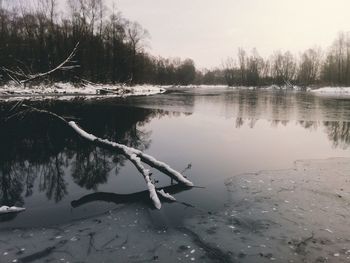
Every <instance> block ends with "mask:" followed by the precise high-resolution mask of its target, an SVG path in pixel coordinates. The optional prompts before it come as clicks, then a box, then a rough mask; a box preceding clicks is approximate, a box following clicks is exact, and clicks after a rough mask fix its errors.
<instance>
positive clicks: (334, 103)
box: [208, 90, 350, 126]
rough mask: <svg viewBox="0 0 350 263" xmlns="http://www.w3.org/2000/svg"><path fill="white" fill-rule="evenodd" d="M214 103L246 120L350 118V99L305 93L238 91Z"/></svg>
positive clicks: (231, 115)
mask: <svg viewBox="0 0 350 263" xmlns="http://www.w3.org/2000/svg"><path fill="white" fill-rule="evenodd" d="M210 102H211V101H210V100H209V101H208V103H210ZM215 103H218V104H220V105H222V106H223V107H225V108H224V112H225V115H226V117H235V118H236V117H240V118H242V119H244V120H247V119H250V120H252V119H262V118H264V119H268V120H291V119H295V120H322V119H324V120H340V119H342V120H350V103H349V99H338V98H324V97H318V96H314V95H312V94H310V93H304V92H289V91H254V90H253V91H252V90H238V91H236V92H231V93H228V94H225V96H218V98H217V100H215ZM239 123H240V122H238V126H239Z"/></svg>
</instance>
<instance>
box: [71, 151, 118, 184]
mask: <svg viewBox="0 0 350 263" xmlns="http://www.w3.org/2000/svg"><path fill="white" fill-rule="evenodd" d="M89 146H90V145H89ZM110 170H111V158H110V154H108V152H107V151H106V150H104V149H101V148H98V147H94V146H90V147H83V149H80V151H77V153H76V156H75V160H74V161H73V164H72V176H73V179H74V182H75V183H76V184H78V185H79V186H80V187H84V188H86V189H89V190H90V189H93V190H97V186H98V185H99V184H103V183H105V182H107V177H108V173H109V172H110Z"/></svg>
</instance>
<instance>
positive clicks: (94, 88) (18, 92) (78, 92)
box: [0, 82, 165, 100]
mask: <svg viewBox="0 0 350 263" xmlns="http://www.w3.org/2000/svg"><path fill="white" fill-rule="evenodd" d="M163 92H165V89H164V88H163V87H161V86H153V85H136V86H132V87H129V86H122V85H111V84H107V85H102V84H86V85H73V84H72V83H63V82H58V83H54V84H50V85H43V84H41V85H33V86H29V87H23V86H19V85H15V84H11V83H10V84H7V85H4V86H2V87H0V100H11V99H18V98H28V97H34V98H37V99H41V98H48V97H59V98H60V99H70V98H74V97H77V96H86V97H92V98H96V97H102V96H103V97H105V96H109V97H126V96H140V95H144V96H147V95H154V94H159V93H163Z"/></svg>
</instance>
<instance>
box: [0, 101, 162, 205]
mask: <svg viewBox="0 0 350 263" xmlns="http://www.w3.org/2000/svg"><path fill="white" fill-rule="evenodd" d="M38 103H39V105H35V106H36V107H40V108H46V109H48V110H50V111H53V112H57V113H59V114H61V115H64V116H71V118H74V119H78V120H79V123H80V124H81V125H82V126H83V127H84V128H86V129H87V130H89V131H91V132H92V133H95V134H97V135H98V136H100V137H103V138H107V139H111V140H113V141H119V142H122V143H125V144H127V145H129V146H132V147H135V148H139V149H141V150H144V149H147V148H148V147H149V145H150V143H151V141H150V135H151V133H150V132H149V131H146V130H144V129H143V128H142V126H144V125H145V124H146V123H147V122H149V121H150V120H151V119H152V118H153V117H156V116H162V115H165V114H169V113H168V112H164V111H160V110H149V109H137V108H127V107H118V106H115V105H107V106H106V105H103V104H102V103H99V102H97V103H96V104H95V103H91V102H87V103H69V102H54V103H52V102H49V103H47V102H38ZM9 106H11V105H9ZM6 109H7V108H6V105H5V107H4V106H3V105H0V120H1V117H2V114H3V112H4V111H5V110H6ZM1 110H3V111H1ZM0 145H1V146H2V147H1V148H0V205H20V206H22V205H23V203H24V200H23V197H24V195H25V196H30V195H32V194H33V187H34V184H35V181H36V180H37V183H38V189H39V191H41V192H45V194H46V196H47V198H48V199H49V200H54V201H55V202H59V201H61V200H62V199H63V198H64V196H65V195H67V194H68V192H67V191H68V190H67V187H68V183H67V181H66V179H67V178H66V177H67V173H69V172H71V175H72V177H73V181H74V182H75V183H76V184H78V185H79V186H80V187H84V188H86V189H93V190H97V189H98V185H100V184H103V183H105V182H106V181H107V179H108V175H109V174H110V172H111V171H112V170H113V169H115V172H116V174H117V173H118V171H119V170H120V168H121V167H122V166H123V165H124V161H125V160H124V157H122V156H121V155H115V154H114V153H112V152H110V151H108V150H105V149H101V148H99V147H96V146H94V145H89V144H86V143H83V142H82V141H81V140H80V138H78V137H77V136H76V135H73V134H71V133H70V131H68V130H66V129H65V128H63V127H62V126H60V124H59V123H57V122H55V121H52V120H48V118H47V117H45V118H44V117H41V116H38V115H32V116H29V117H27V118H25V119H24V120H22V121H20V122H18V121H17V122H10V123H6V125H5V124H3V123H1V122H0Z"/></svg>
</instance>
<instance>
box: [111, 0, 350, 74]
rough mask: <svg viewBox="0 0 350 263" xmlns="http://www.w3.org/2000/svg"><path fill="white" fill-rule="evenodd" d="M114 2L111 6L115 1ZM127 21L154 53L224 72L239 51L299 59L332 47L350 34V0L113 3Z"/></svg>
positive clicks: (121, 0) (133, 0) (125, 0)
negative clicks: (142, 34)
mask: <svg viewBox="0 0 350 263" xmlns="http://www.w3.org/2000/svg"><path fill="white" fill-rule="evenodd" d="M107 1H109V5H110V6H111V3H112V2H113V0H107ZM114 2H115V5H116V7H117V9H118V10H119V11H121V12H122V13H123V14H124V16H125V17H126V18H128V19H131V20H136V21H138V22H139V23H140V24H141V25H142V26H143V27H144V28H146V29H147V30H148V31H149V33H150V35H151V39H150V41H149V42H150V48H149V51H150V52H151V53H152V54H153V55H160V56H164V57H181V58H187V57H188V58H192V59H193V60H194V61H195V63H196V65H197V67H199V68H212V67H215V66H220V65H221V63H222V61H223V60H224V59H225V58H227V57H228V56H235V55H236V54H237V49H238V48H239V47H243V48H245V49H246V50H247V51H250V50H251V49H252V48H254V47H256V48H257V49H258V51H259V54H260V55H262V56H264V57H267V56H269V55H270V54H271V53H272V52H273V51H274V50H282V51H284V50H290V51H292V52H293V53H294V54H296V55H297V54H299V53H300V52H301V51H303V50H305V49H307V48H310V47H315V46H317V47H322V48H324V49H325V48H327V47H329V46H330V45H331V44H332V42H333V40H334V39H335V37H336V36H337V34H338V32H340V31H345V32H346V31H350V12H349V10H350V1H349V0H114Z"/></svg>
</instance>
